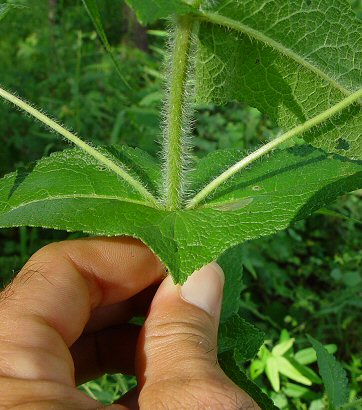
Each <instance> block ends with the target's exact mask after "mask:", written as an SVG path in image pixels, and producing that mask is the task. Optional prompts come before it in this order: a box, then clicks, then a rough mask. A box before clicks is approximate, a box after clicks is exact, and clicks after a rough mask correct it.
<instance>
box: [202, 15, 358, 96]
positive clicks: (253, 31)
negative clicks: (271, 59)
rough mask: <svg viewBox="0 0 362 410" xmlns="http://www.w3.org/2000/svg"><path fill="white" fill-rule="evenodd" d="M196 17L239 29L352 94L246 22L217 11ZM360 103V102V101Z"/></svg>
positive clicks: (347, 93)
mask: <svg viewBox="0 0 362 410" xmlns="http://www.w3.org/2000/svg"><path fill="white" fill-rule="evenodd" d="M197 16H198V18H199V19H200V20H201V21H205V22H208V23H212V24H216V25H220V26H223V27H227V28H231V29H233V30H236V31H239V32H241V33H244V34H247V35H248V36H250V37H253V38H254V39H256V40H258V41H260V42H262V43H264V44H266V45H268V46H270V47H271V48H273V49H275V50H277V51H279V52H280V53H282V54H284V55H285V56H287V57H289V58H291V59H292V60H294V61H295V62H296V63H298V64H299V65H301V66H303V67H305V68H306V69H308V70H310V71H312V72H314V73H315V74H317V75H318V76H319V77H321V78H323V79H324V80H326V81H327V82H329V83H330V84H331V85H332V86H333V87H334V88H335V89H337V90H339V91H340V92H341V93H342V94H344V95H346V96H349V95H351V94H352V91H349V90H348V89H347V88H345V87H343V86H342V85H341V84H339V83H338V82H337V81H336V80H334V79H333V78H331V77H330V76H329V75H328V74H327V73H325V72H324V71H322V70H321V69H320V68H318V67H317V66H315V65H313V64H311V63H310V62H308V61H307V60H305V59H303V58H302V57H301V56H300V55H299V54H297V53H296V52H295V51H293V50H291V49H290V48H287V47H285V46H284V45H283V44H281V43H279V42H278V41H276V40H274V39H272V38H271V37H268V36H267V35H265V34H264V33H262V32H261V31H258V30H256V29H254V28H252V27H250V26H248V25H246V24H243V23H241V22H239V21H236V20H233V19H231V18H229V17H225V16H221V15H220V14H217V13H212V12H206V11H200V12H199V13H197ZM360 104H361V103H360Z"/></svg>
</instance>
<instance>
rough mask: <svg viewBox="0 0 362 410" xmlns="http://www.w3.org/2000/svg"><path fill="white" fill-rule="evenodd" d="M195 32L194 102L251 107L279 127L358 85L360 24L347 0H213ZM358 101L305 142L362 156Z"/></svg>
mask: <svg viewBox="0 0 362 410" xmlns="http://www.w3.org/2000/svg"><path fill="white" fill-rule="evenodd" d="M210 4H211V5H210V6H209V7H208V8H206V10H204V13H203V23H202V24H201V26H200V31H199V35H198V37H199V52H198V57H197V58H198V61H197V63H196V67H197V87H196V88H197V99H198V101H199V102H215V103H218V104H222V103H226V102H228V101H232V100H238V101H242V102H246V103H248V104H249V105H251V106H254V107H257V108H258V109H259V110H260V111H261V112H265V113H268V114H269V115H270V117H271V118H272V119H273V120H274V121H275V122H276V123H277V124H278V125H279V126H280V127H281V128H282V129H285V130H288V129H291V128H293V127H294V126H296V125H299V124H302V123H304V122H305V121H306V120H308V119H310V118H312V117H314V116H316V115H318V114H320V113H322V112H324V111H325V110H327V109H328V108H329V107H331V106H333V105H335V104H336V103H338V102H339V101H341V100H342V99H343V98H345V97H346V96H348V95H350V94H351V93H353V92H354V91H357V90H358V89H360V88H361V87H362V41H361V22H360V21H359V20H358V19H357V18H356V16H355V15H354V13H353V12H352V10H351V9H350V6H349V4H348V2H347V1H345V0H321V1H318V2H317V1H310V2H308V1H300V0H291V1H284V2H276V1H270V0H267V1H265V0H264V1H261V2H260V1H254V0H234V1H230V0H218V1H215V2H210ZM361 130H362V109H361V104H360V103H357V104H355V105H354V106H352V107H350V108H349V109H346V110H344V111H343V112H342V113H341V114H340V115H339V116H337V117H333V118H332V119H330V120H329V121H327V122H326V123H324V124H323V125H322V126H321V127H318V128H315V129H313V130H312V131H310V132H308V133H306V134H305V135H304V138H305V140H306V141H307V142H310V143H311V144H313V145H314V146H316V147H319V148H322V149H324V150H326V151H327V152H332V153H338V154H340V155H343V156H347V157H349V158H352V159H362V138H361Z"/></svg>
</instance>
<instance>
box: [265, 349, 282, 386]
mask: <svg viewBox="0 0 362 410" xmlns="http://www.w3.org/2000/svg"><path fill="white" fill-rule="evenodd" d="M265 373H266V375H267V377H268V379H269V381H270V384H271V385H272V387H273V389H274V390H275V391H277V392H278V391H279V390H280V379H279V371H278V362H277V360H276V358H275V357H274V356H270V357H268V359H267V361H266V365H265Z"/></svg>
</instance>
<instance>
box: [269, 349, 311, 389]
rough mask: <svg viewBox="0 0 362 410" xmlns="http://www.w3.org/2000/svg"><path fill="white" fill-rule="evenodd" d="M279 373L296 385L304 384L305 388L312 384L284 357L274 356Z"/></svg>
mask: <svg viewBox="0 0 362 410" xmlns="http://www.w3.org/2000/svg"><path fill="white" fill-rule="evenodd" d="M275 360H276V363H277V366H278V370H279V373H281V374H283V375H284V376H286V377H288V378H289V379H292V380H294V381H296V382H298V383H301V384H305V385H306V386H311V384H312V382H311V381H310V380H309V379H308V378H306V377H305V376H303V375H302V374H301V373H300V372H299V371H298V370H297V369H296V368H295V367H294V366H293V365H292V364H291V363H290V362H289V360H287V359H286V358H285V357H282V356H276V357H275Z"/></svg>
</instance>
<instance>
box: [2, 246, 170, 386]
mask: <svg viewBox="0 0 362 410" xmlns="http://www.w3.org/2000/svg"><path fill="white" fill-rule="evenodd" d="M163 274H164V268H163V267H162V264H161V263H160V262H159V260H158V259H157V257H156V256H155V255H153V254H152V252H151V251H150V250H149V249H148V248H147V247H146V246H145V245H143V244H142V243H141V242H139V241H137V240H135V239H131V238H89V239H80V240H73V241H65V242H59V243H54V244H51V245H48V246H46V247H45V248H43V249H41V250H40V251H38V252H37V253H36V254H34V255H33V256H32V257H31V258H30V260H29V261H28V263H27V264H26V265H25V266H24V268H23V269H22V271H21V272H20V273H19V275H18V276H17V277H16V278H15V279H14V281H13V283H12V284H11V285H10V287H8V288H7V289H5V291H4V292H3V293H2V294H0V317H1V319H0V375H4V376H10V377H17V378H25V379H42V380H51V381H57V382H61V383H65V384H68V385H74V365H73V361H72V358H71V355H70V353H69V349H68V346H70V345H72V344H73V343H74V342H75V341H76V340H77V339H78V338H79V336H80V335H81V333H82V331H83V329H84V327H85V325H86V323H87V321H88V319H89V317H90V313H91V311H92V310H93V309H94V308H96V307H98V306H102V305H110V304H113V303H117V302H120V301H123V300H127V299H128V298H130V297H131V296H133V295H135V294H137V293H138V292H140V291H141V290H143V289H145V288H147V287H148V286H150V285H151V284H152V283H154V282H156V281H159V280H160V279H161V278H162V276H163Z"/></svg>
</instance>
